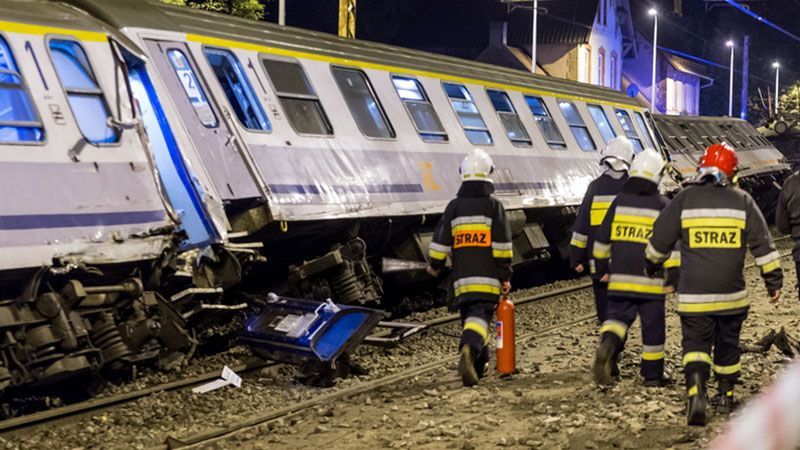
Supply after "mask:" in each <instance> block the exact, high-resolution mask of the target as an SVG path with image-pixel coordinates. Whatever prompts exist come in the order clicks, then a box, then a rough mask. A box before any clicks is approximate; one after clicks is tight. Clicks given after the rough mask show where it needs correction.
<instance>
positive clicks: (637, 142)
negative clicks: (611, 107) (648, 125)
mask: <svg viewBox="0 0 800 450" xmlns="http://www.w3.org/2000/svg"><path fill="white" fill-rule="evenodd" d="M616 113H617V119H618V120H619V124H620V125H622V130H623V131H624V132H625V137H627V138H628V139H630V140H631V143H632V144H633V150H634V151H635V152H636V153H639V152H640V151H642V150H643V149H644V147H642V140H641V139H639V135H638V134H636V129H635V128H634V127H633V122H632V121H631V116H630V115H629V114H628V111H625V110H624V109H618V110H616Z"/></svg>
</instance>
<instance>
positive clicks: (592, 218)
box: [589, 202, 611, 227]
mask: <svg viewBox="0 0 800 450" xmlns="http://www.w3.org/2000/svg"><path fill="white" fill-rule="evenodd" d="M609 207H611V202H595V203H592V210H591V211H590V212H589V225H591V226H593V227H596V226H598V225H600V224H602V223H603V219H605V218H606V213H607V212H608V208H609Z"/></svg>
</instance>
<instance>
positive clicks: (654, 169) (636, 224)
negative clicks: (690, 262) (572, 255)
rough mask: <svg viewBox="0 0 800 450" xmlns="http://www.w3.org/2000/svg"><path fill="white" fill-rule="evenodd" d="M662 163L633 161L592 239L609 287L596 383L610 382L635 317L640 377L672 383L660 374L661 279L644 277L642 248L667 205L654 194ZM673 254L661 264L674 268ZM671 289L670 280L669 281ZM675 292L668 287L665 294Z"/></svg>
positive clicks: (653, 154)
mask: <svg viewBox="0 0 800 450" xmlns="http://www.w3.org/2000/svg"><path fill="white" fill-rule="evenodd" d="M665 168H666V161H664V158H663V157H662V156H661V155H660V154H659V153H658V152H657V151H655V150H652V149H647V150H645V151H643V152H641V153H639V154H638V155H636V157H635V158H634V159H633V162H632V163H631V168H630V171H629V175H630V178H629V179H628V181H626V182H625V184H624V185H623V186H622V189H621V190H620V192H619V194H618V195H617V198H616V199H615V200H614V202H613V203H612V204H611V207H610V208H609V210H608V213H607V214H606V217H605V219H604V220H603V223H602V224H601V225H600V227H599V228H598V230H597V233H596V234H595V239H594V246H593V252H592V256H593V258H594V260H595V264H596V272H597V275H598V276H600V277H601V278H600V282H602V283H608V284H607V288H608V304H607V309H606V320H605V321H604V322H603V324H602V326H601V327H600V345H599V347H598V349H597V354H596V357H595V362H594V370H593V372H594V379H595V382H597V384H611V383H612V382H613V375H614V373H613V372H615V370H614V366H615V364H616V358H617V355H619V353H620V352H621V351H622V348H623V346H624V344H625V338H626V336H627V333H628V328H630V326H631V324H632V323H633V321H634V320H636V315H637V314H638V315H639V318H640V320H641V322H642V344H643V346H642V363H641V374H642V377H644V384H645V386H647V387H652V386H664V385H666V384H667V383H669V382H670V381H671V379H670V378H669V377H668V376H667V375H666V374H665V373H664V340H665V339H666V333H665V323H664V298H665V294H666V292H667V291H666V290H667V286H665V283H664V280H663V279H652V278H649V277H646V276H645V275H644V258H643V256H642V255H643V254H644V249H645V246H646V245H647V242H648V239H649V238H650V234H651V233H652V232H653V223H654V222H655V221H656V217H658V214H659V212H660V211H661V210H662V209H664V207H665V206H666V205H667V203H668V201H667V199H666V197H664V196H662V195H661V194H660V193H659V190H658V186H659V184H660V183H661V177H662V176H663V173H664V170H665ZM678 261H679V259H678V257H677V255H673V256H672V260H671V261H670V262H669V264H665V266H668V267H670V269H669V271H670V272H675V271H676V270H677V265H678V264H679V262H678ZM668 284H669V285H670V286H674V279H673V278H672V277H670V280H668ZM671 290H674V289H672V288H670V291H671Z"/></svg>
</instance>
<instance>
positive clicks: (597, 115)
mask: <svg viewBox="0 0 800 450" xmlns="http://www.w3.org/2000/svg"><path fill="white" fill-rule="evenodd" d="M587 108H589V113H590V114H591V115H592V119H594V123H595V125H597V129H598V130H600V134H601V135H602V136H603V140H604V141H606V142H608V141H610V140H611V139H614V138H615V137H617V133H616V132H615V131H614V128H612V127H611V122H609V121H608V116H606V113H605V111H603V108H602V107H601V106H599V105H588V106H587Z"/></svg>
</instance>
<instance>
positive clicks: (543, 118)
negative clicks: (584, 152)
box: [523, 94, 569, 150]
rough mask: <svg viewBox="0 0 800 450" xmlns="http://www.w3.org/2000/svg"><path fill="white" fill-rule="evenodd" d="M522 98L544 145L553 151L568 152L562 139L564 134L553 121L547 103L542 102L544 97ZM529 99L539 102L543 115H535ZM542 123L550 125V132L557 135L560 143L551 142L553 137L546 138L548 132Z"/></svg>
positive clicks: (529, 95) (565, 142) (529, 96)
mask: <svg viewBox="0 0 800 450" xmlns="http://www.w3.org/2000/svg"><path fill="white" fill-rule="evenodd" d="M523 98H524V99H525V104H526V105H527V106H528V111H530V113H531V117H533V121H534V122H536V126H537V127H538V128H539V132H540V133H541V134H542V137H543V138H544V141H545V143H547V146H548V147H550V148H551V149H553V150H569V146H568V145H567V141H566V139H564V133H562V132H561V130H560V129H559V128H558V124H557V123H556V121H555V120H554V119H553V114H552V113H551V112H550V108H548V107H547V103H545V101H544V97H542V96H539V95H531V94H524V95H523ZM531 99H535V100H537V101H538V102H539V104H540V105H541V107H542V110H544V112H545V114H544V115H540V114H537V113H536V112H535V111H534V110H533V106H532V105H531V103H530V100H531ZM543 123H549V124H551V125H552V130H555V132H556V133H557V134H558V137H559V138H560V139H561V140H560V141H556V140H552V137H553V136H549V137H548V130H547V129H545V127H544V125H542V124H543Z"/></svg>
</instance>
